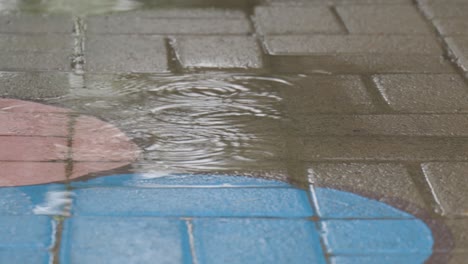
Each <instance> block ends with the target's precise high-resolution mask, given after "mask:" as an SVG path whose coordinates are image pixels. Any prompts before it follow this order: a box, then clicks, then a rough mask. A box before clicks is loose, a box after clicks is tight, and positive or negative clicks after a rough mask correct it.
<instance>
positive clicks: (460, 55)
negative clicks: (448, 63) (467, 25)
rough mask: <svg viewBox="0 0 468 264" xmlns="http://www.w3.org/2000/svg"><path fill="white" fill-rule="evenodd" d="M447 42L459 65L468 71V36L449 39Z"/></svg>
mask: <svg viewBox="0 0 468 264" xmlns="http://www.w3.org/2000/svg"><path fill="white" fill-rule="evenodd" d="M445 41H446V42H447V45H448V46H449V48H450V51H451V52H452V54H453V56H454V57H455V60H456V62H457V64H458V65H459V66H460V67H461V68H462V69H463V70H464V71H468V36H466V37H465V36H463V37H449V38H446V39H445Z"/></svg>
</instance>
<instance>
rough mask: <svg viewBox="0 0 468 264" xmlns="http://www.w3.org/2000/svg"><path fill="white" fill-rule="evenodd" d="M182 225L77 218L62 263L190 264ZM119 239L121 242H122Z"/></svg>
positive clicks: (70, 226)
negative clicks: (153, 263)
mask: <svg viewBox="0 0 468 264" xmlns="http://www.w3.org/2000/svg"><path fill="white" fill-rule="evenodd" d="M185 232H186V231H185V225H184V223H183V222H182V221H177V220H175V221H171V220H169V219H158V218H129V217H125V218H123V217H101V218H97V217H89V218H88V217H78V218H73V219H72V220H68V221H67V223H66V225H65V231H64V234H65V235H64V241H65V243H64V247H66V248H65V249H64V250H63V251H62V255H61V262H63V263H99V262H101V261H102V260H103V259H106V261H110V262H112V263H151V262H154V261H155V260H157V262H158V263H167V264H169V263H187V259H185V260H184V258H186V257H188V256H186V254H187V253H185V252H184V251H185V250H187V249H186V247H188V241H187V240H188V238H187V237H185V236H184V233H185ZM119 238H120V239H119Z"/></svg>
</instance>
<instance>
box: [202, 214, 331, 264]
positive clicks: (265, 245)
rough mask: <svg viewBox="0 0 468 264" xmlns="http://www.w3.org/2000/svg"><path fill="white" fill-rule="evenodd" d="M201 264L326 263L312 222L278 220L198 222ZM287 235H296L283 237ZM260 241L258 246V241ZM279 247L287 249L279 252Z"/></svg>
mask: <svg viewBox="0 0 468 264" xmlns="http://www.w3.org/2000/svg"><path fill="white" fill-rule="evenodd" d="M193 226H194V236H195V243H194V245H195V251H196V252H197V260H198V263H213V264H214V263H219V261H220V260H227V261H229V262H231V263H249V262H251V261H252V260H254V259H256V260H259V259H258V255H261V256H265V257H264V258H262V262H263V263H286V262H292V263H303V262H307V263H324V260H323V259H324V257H323V255H322V249H321V248H320V242H319V239H320V238H319V236H318V234H317V231H316V230H315V226H314V223H313V222H309V221H290V220H275V219H255V220H250V219H245V220H244V219H214V220H211V219H197V220H195V221H194V223H193ZM284 234H295V235H294V236H284ZM258 241H261V242H260V244H261V246H259V242H258ZM277 248H287V249H288V250H286V251H278V250H276V249H277Z"/></svg>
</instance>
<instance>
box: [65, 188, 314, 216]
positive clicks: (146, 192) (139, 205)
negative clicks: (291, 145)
mask: <svg viewBox="0 0 468 264" xmlns="http://www.w3.org/2000/svg"><path fill="white" fill-rule="evenodd" d="M75 194H76V202H75V206H74V214H76V215H88V216H90V215H91V216H99V215H112V216H129V215H131V216H179V217H187V216H204V217H213V216H216V217H241V216H242V217H247V216H248V217H256V216H259V217H283V218H297V217H308V216H311V215H312V214H313V212H312V209H311V207H310V204H309V201H308V197H307V193H306V192H305V191H302V190H296V189H292V188H291V189H289V188H285V189H284V188H162V189H133V188H89V189H80V190H76V191H75ZM116 199H118V200H119V201H122V202H119V203H116V202H115V200H116Z"/></svg>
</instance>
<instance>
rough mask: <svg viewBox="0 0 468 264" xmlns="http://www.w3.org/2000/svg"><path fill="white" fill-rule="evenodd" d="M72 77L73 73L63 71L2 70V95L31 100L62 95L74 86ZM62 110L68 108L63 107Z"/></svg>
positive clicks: (0, 77)
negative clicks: (71, 81)
mask: <svg viewBox="0 0 468 264" xmlns="http://www.w3.org/2000/svg"><path fill="white" fill-rule="evenodd" d="M70 77H72V75H71V73H63V72H41V71H38V72H0V81H1V83H2V85H1V86H0V95H1V96H2V97H11V98H21V99H31V100H34V99H38V98H56V97H60V96H63V95H66V94H67V93H68V92H69V89H70V88H71V87H72V86H73V83H70ZM2 101H3V100H2ZM0 104H1V103H0ZM15 105H16V106H17V105H18V104H17V102H16V104H15ZM28 106H29V107H31V105H28ZM60 111H61V112H63V111H67V110H66V109H63V108H62V109H61V110H60Z"/></svg>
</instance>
